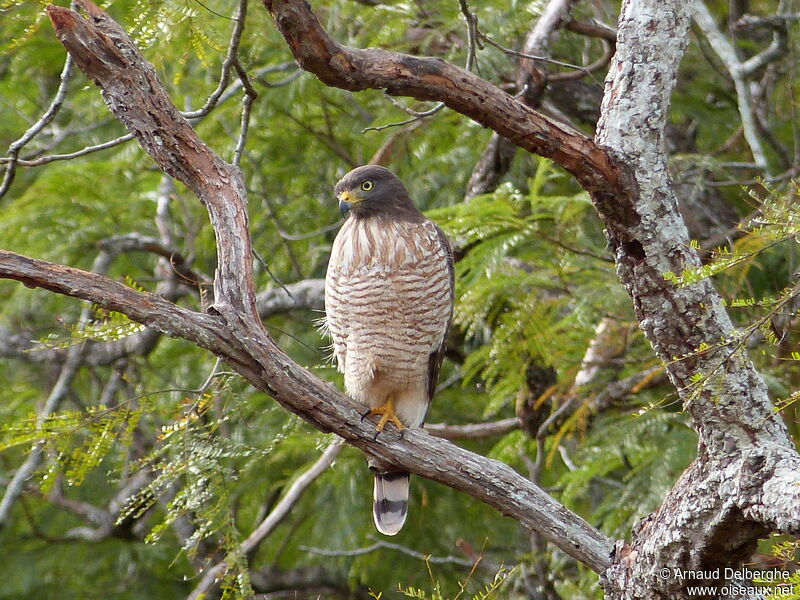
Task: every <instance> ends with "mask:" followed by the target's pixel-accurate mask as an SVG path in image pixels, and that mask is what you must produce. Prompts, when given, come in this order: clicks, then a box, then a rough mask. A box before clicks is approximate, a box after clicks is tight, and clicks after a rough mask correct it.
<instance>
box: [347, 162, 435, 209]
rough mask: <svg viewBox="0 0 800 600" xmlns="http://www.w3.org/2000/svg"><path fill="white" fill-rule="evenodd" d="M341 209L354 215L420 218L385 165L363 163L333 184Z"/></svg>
mask: <svg viewBox="0 0 800 600" xmlns="http://www.w3.org/2000/svg"><path fill="white" fill-rule="evenodd" d="M333 193H334V194H335V195H336V198H337V199H338V200H339V205H340V208H342V209H343V210H344V211H347V210H349V211H350V212H351V213H352V214H353V216H354V217H356V218H366V217H370V216H378V215H384V216H391V217H395V218H404V219H414V220H418V219H419V218H421V217H422V213H420V212H419V211H418V210H417V208H416V207H415V206H414V203H413V202H411V199H410V198H409V196H408V191H407V190H406V188H405V186H404V185H403V182H402V181H400V180H399V179H398V178H397V176H396V175H395V174H394V173H392V172H391V171H390V170H389V169H387V168H385V167H380V166H378V165H365V166H363V167H358V168H356V169H353V170H352V171H350V172H349V173H348V174H347V175H345V176H344V177H342V178H341V179H340V180H339V182H338V183H337V184H336V186H334V188H333Z"/></svg>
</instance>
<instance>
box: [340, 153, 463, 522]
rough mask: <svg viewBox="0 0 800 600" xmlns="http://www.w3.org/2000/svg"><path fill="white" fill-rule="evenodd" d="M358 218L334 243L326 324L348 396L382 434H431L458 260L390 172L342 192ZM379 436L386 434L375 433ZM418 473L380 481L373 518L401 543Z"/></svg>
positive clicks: (353, 181) (376, 171)
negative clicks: (427, 429) (391, 430)
mask: <svg viewBox="0 0 800 600" xmlns="http://www.w3.org/2000/svg"><path fill="white" fill-rule="evenodd" d="M334 194H335V195H336V197H337V199H338V200H339V209H340V211H341V212H342V215H343V216H344V215H347V214H348V213H349V216H348V218H347V220H346V221H345V223H344V225H343V226H342V228H341V229H340V230H339V233H338V234H337V236H336V239H335V240H334V242H333V248H332V250H331V258H330V262H329V263H328V273H327V275H326V277H325V317H326V322H327V326H328V330H329V332H330V335H331V338H332V340H333V354H334V357H335V358H336V362H337V366H338V369H339V371H340V372H341V373H343V374H344V385H345V390H346V391H347V394H348V395H349V396H350V397H351V398H352V399H353V400H355V401H356V402H357V403H359V404H362V405H364V407H365V408H368V409H369V411H368V412H367V413H365V416H366V415H368V414H374V415H378V416H379V417H380V418H379V420H378V423H377V427H376V429H377V431H378V432H380V431H383V429H384V428H385V427H386V425H387V424H388V423H392V424H393V426H395V427H396V428H397V429H398V430H402V429H403V428H405V427H422V424H423V422H424V421H425V415H426V413H427V412H428V406H429V405H430V403H431V400H432V399H433V394H434V392H435V390H436V380H437V379H438V377H439V368H440V367H441V365H442V359H443V358H444V346H445V339H446V338H447V331H448V329H449V327H450V320H451V318H452V316H453V297H454V279H453V256H452V250H451V247H450V243H449V242H448V241H447V238H446V237H445V235H444V233H443V232H442V230H441V229H439V227H437V226H436V224H435V223H434V222H433V221H431V220H430V219H428V218H427V217H425V215H423V214H422V213H421V212H420V211H419V210H418V209H417V207H415V206H414V203H413V202H412V201H411V199H410V198H409V196H408V192H407V191H406V188H405V186H403V184H402V182H401V181H400V180H399V179H398V178H397V177H396V176H395V175H394V173H392V172H391V171H390V170H389V169H385V168H383V167H379V166H375V165H367V166H364V167H358V168H357V169H354V170H353V171H350V172H349V173H348V174H347V175H345V176H344V177H343V178H342V179H341V180H340V181H339V182H338V183H337V184H336V186H335V187H334ZM376 435H377V434H376ZM408 489H409V474H408V473H406V472H402V471H400V472H380V471H376V473H375V487H374V504H373V516H374V518H375V526H376V527H377V529H378V531H380V532H381V533H383V534H385V535H395V534H396V533H397V532H398V531H400V528H401V527H402V526H403V523H404V522H405V519H406V513H407V512H408Z"/></svg>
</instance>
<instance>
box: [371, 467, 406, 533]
mask: <svg viewBox="0 0 800 600" xmlns="http://www.w3.org/2000/svg"><path fill="white" fill-rule="evenodd" d="M409 477H410V476H409V474H408V473H402V472H393V473H377V472H376V473H375V491H374V494H373V497H374V500H375V503H374V504H373V505H372V516H373V517H374V519H375V527H377V528H378V531H380V532H381V533H382V534H384V535H396V534H397V532H398V531H400V530H401V529H402V528H403V523H405V522H406V514H407V513H408V487H409Z"/></svg>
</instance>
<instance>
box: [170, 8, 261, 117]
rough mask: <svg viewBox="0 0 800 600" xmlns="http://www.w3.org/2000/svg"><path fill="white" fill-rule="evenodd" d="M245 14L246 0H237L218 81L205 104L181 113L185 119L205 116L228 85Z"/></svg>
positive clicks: (240, 38)
mask: <svg viewBox="0 0 800 600" xmlns="http://www.w3.org/2000/svg"><path fill="white" fill-rule="evenodd" d="M246 15H247V0H239V7H238V8H237V10H236V16H234V17H233V19H232V20H233V21H235V25H234V26H233V32H232V33H231V39H230V42H229V43H228V52H227V53H226V55H225V60H224V61H223V62H222V70H221V72H220V75H219V83H217V88H216V89H215V90H214V91H213V92H211V95H210V96H209V97H208V99H207V100H206V102H205V104H203V106H202V107H201V108H199V109H198V110H195V111H191V112H188V113H183V116H184V117H186V118H187V119H197V118H200V117H205V116H206V115H208V113H210V112H211V111H212V110H213V109H214V107H216V106H217V103H218V102H219V99H220V98H221V97H222V93H223V92H224V91H225V88H227V87H228V82H229V81H230V77H231V68H233V66H234V63H236V60H237V53H238V52H239V43H240V42H241V40H242V32H243V31H244V22H245V16H246Z"/></svg>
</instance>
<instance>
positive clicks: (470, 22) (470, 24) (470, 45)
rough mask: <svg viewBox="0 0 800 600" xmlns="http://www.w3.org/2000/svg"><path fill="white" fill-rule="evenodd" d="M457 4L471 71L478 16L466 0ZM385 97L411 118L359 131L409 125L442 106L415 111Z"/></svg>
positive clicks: (442, 104)
mask: <svg viewBox="0 0 800 600" xmlns="http://www.w3.org/2000/svg"><path fill="white" fill-rule="evenodd" d="M458 4H459V6H460V7H461V13H462V14H463V15H464V18H465V19H466V21H467V60H466V62H465V65H464V69H465V70H467V71H471V70H472V66H473V64H474V63H475V47H476V45H477V44H479V43H480V39H481V38H480V35H481V34H480V32H479V31H478V17H476V16H475V15H474V14H472V12H470V10H469V7H468V6H467V3H466V0H458ZM386 97H387V98H388V99H389V101H390V102H391V103H392V104H393V105H394V106H396V107H397V108H399V109H400V110H402V111H404V112H406V113H408V114H409V115H411V118H410V119H406V120H405V121H399V122H397V123H387V124H386V125H375V126H372V127H365V128H364V129H362V130H361V133H367V132H368V131H383V130H385V129H390V128H392V127H402V126H403V125H410V124H411V123H414V122H415V121H419V120H420V119H425V118H427V117H431V116H433V115H435V114H436V113H438V112H439V111H440V110H442V109H443V108H444V102H439V103H438V104H436V106H434V107H433V108H431V109H430V110H426V111H423V112H417V111H415V110H412V109H410V108H408V107H406V106H404V105H403V104H402V103H400V102H398V101H397V100H395V99H394V98H392V97H391V96H389V95H387V96H386Z"/></svg>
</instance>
